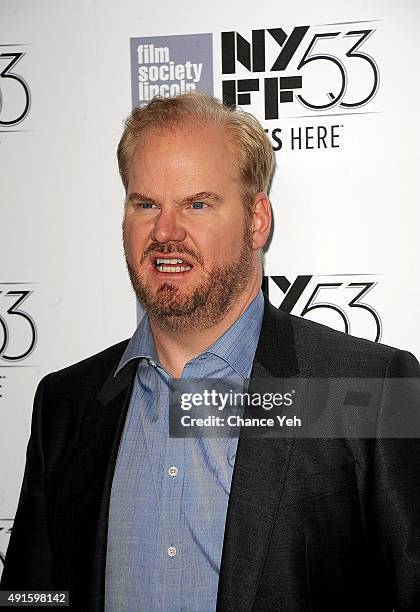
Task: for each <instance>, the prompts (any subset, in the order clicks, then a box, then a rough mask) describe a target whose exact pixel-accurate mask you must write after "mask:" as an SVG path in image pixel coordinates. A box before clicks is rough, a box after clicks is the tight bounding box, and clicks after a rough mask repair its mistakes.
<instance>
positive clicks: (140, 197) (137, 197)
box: [127, 191, 223, 205]
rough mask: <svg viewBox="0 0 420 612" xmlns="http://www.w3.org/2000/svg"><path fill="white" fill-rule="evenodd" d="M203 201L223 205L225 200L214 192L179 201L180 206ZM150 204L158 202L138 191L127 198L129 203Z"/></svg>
mask: <svg viewBox="0 0 420 612" xmlns="http://www.w3.org/2000/svg"><path fill="white" fill-rule="evenodd" d="M201 200H213V201H214V202H217V203H222V202H223V198H222V197H221V196H220V195H218V194H217V193H214V191H200V192H199V193H194V194H192V195H189V196H187V197H186V198H182V200H179V201H178V204H180V205H182V204H192V203H193V202H200V201H201ZM133 201H135V202H150V203H151V204H156V203H157V202H156V200H155V199H154V198H152V197H150V196H148V195H146V194H144V193H139V192H137V191H133V193H130V195H129V196H128V198H127V202H133Z"/></svg>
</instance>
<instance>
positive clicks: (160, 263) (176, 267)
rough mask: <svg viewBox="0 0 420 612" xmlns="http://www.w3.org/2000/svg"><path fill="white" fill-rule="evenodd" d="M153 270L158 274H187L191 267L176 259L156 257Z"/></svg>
mask: <svg viewBox="0 0 420 612" xmlns="http://www.w3.org/2000/svg"><path fill="white" fill-rule="evenodd" d="M155 268H156V270H157V271H158V272H164V273H167V274H168V273H172V274H174V273H175V274H176V273H179V272H188V271H189V270H191V268H192V266H191V265H190V264H189V263H187V262H186V261H184V260H183V259H179V258H178V257H171V258H170V257H156V259H155Z"/></svg>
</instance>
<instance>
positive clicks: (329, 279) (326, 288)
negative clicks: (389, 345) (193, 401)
mask: <svg viewBox="0 0 420 612" xmlns="http://www.w3.org/2000/svg"><path fill="white" fill-rule="evenodd" d="M377 284H378V280H377V278H375V276H373V275H370V274H366V275H359V274H346V275H342V276H340V275H333V276H312V275H299V276H296V278H290V279H289V278H287V277H286V276H265V277H264V281H263V289H264V291H265V292H266V293H267V294H268V296H269V298H270V302H271V303H272V304H273V305H274V306H276V307H277V308H279V309H280V310H283V311H284V312H287V313H291V314H295V315H298V316H301V317H305V318H308V319H311V320H312V321H316V322H317V323H322V324H324V325H328V326H329V327H333V328H334V329H338V330H339V331H342V332H345V333H347V334H352V335H354V336H360V337H362V338H367V339H368V340H374V341H375V342H379V341H380V339H381V336H382V321H381V318H380V316H379V314H378V312H377V310H376V308H375V297H374V291H373V290H374V288H375V287H376V285H377ZM368 294H369V295H368Z"/></svg>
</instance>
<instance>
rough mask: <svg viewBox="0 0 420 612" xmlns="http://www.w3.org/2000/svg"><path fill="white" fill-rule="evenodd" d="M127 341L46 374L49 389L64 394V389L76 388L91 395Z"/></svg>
mask: <svg viewBox="0 0 420 612" xmlns="http://www.w3.org/2000/svg"><path fill="white" fill-rule="evenodd" d="M128 342H129V341H128V340H123V341H122V342H118V343H117V344H114V345H113V346H110V347H108V348H106V349H104V350H102V351H100V352H99V353H96V354H95V355H92V356H90V357H87V358H86V359H83V360H82V361H78V362H77V363H74V364H72V365H69V366H67V367H65V368H63V369H61V370H57V371H56V372H52V373H51V374H48V375H47V376H46V378H45V379H44V380H47V379H48V387H49V389H50V390H53V389H54V388H55V389H60V393H62V394H65V393H66V390H68V391H71V390H73V391H74V390H75V389H77V391H78V393H83V394H86V395H92V394H93V393H95V392H96V391H97V390H99V389H100V388H101V386H102V385H103V383H104V382H105V380H106V379H107V377H108V376H109V374H110V373H111V372H112V370H113V369H115V368H116V367H117V365H118V363H119V361H120V359H121V357H122V355H123V353H124V351H125V349H126V346H127V344H128Z"/></svg>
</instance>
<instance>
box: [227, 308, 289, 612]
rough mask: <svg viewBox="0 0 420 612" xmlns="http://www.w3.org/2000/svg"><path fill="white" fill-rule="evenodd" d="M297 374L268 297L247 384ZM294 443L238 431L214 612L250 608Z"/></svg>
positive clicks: (283, 320) (282, 318)
mask: <svg viewBox="0 0 420 612" xmlns="http://www.w3.org/2000/svg"><path fill="white" fill-rule="evenodd" d="M298 373H299V372H298V364H297V360H296V351H295V347H294V339H293V330H292V325H291V319H290V316H289V315H287V314H285V313H282V312H280V311H278V310H277V309H276V308H274V307H273V306H272V305H271V304H270V303H269V302H268V299H267V298H266V300H265V306H264V318H263V324H262V329H261V334H260V339H259V342H258V346H257V351H256V354H255V359H254V364H253V368H252V372H251V380H250V386H251V387H252V381H253V380H255V379H257V378H266V377H274V378H292V377H295V376H297V375H298ZM245 416H246V414H245ZM254 416H255V415H254ZM293 444H294V439H291V438H289V439H281V440H279V439H276V440H272V439H270V438H250V437H244V435H243V429H242V430H241V432H240V436H239V441H238V448H237V453H236V461H235V467H234V471H233V477H232V486H231V491H230V499H229V506H228V512H227V520H226V528H225V538H224V544H223V554H222V562H221V568H220V579H219V590H218V599H217V610H218V612H228V611H232V612H233V611H235V612H245V611H249V610H251V609H252V605H253V602H254V599H255V595H256V592H257V588H258V583H259V578H260V575H261V571H262V567H263V563H264V558H265V555H266V551H267V547H268V544H269V541H270V536H271V532H272V528H273V524H274V519H275V516H276V512H277V508H278V505H279V502H280V497H281V493H282V489H283V485H284V481H285V478H286V474H287V470H288V465H289V461H290V457H291V452H292V448H293Z"/></svg>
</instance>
